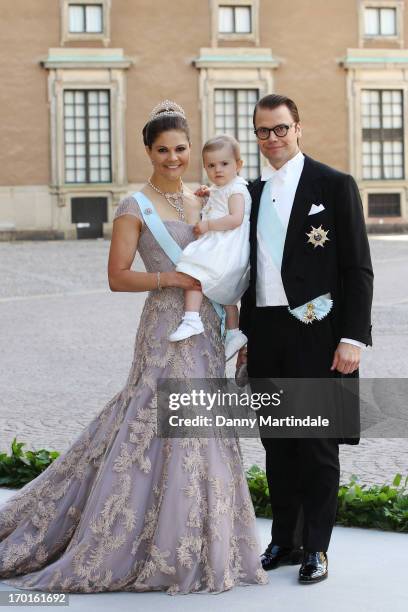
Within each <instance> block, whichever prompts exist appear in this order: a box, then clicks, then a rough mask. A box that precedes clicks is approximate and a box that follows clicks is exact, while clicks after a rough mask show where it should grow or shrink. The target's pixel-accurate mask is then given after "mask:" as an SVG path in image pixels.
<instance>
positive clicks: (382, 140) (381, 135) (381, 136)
mask: <svg viewBox="0 0 408 612" xmlns="http://www.w3.org/2000/svg"><path fill="white" fill-rule="evenodd" d="M365 91H375V92H378V93H379V94H380V95H379V106H380V115H379V117H380V127H379V128H365V127H363V114H362V94H363V93H364V92H365ZM394 91H398V92H400V94H401V110H402V113H401V119H402V126H401V128H384V127H383V119H384V114H383V104H384V103H383V94H384V92H394ZM404 104H405V99H404V90H403V89H402V88H395V89H392V88H390V87H385V88H378V87H376V88H373V87H363V88H362V89H361V92H360V120H361V160H360V163H361V177H362V179H363V180H364V181H387V182H388V181H404V180H405V177H406V173H405V164H406V159H405V158H406V150H405V142H404V141H405V138H404V137H405V121H404V119H405V107H404ZM365 130H367V131H369V130H371V131H374V130H377V131H378V132H379V138H378V141H379V143H380V159H381V176H379V177H374V178H373V177H371V178H368V177H365V176H364V164H363V155H364V143H365V142H372V141H371V140H370V139H369V138H366V139H365V138H364V131H365ZM386 130H401V139H400V140H399V139H396V138H394V139H392V140H391V142H401V144H402V165H401V166H402V176H400V177H392V178H388V177H386V176H385V166H384V154H385V153H384V143H385V142H386V134H384V131H386ZM370 167H371V168H372V166H370Z"/></svg>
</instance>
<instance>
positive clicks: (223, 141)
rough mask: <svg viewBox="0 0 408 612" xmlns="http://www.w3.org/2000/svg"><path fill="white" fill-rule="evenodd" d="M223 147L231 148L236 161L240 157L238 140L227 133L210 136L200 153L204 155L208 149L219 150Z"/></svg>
mask: <svg viewBox="0 0 408 612" xmlns="http://www.w3.org/2000/svg"><path fill="white" fill-rule="evenodd" d="M224 147H230V148H231V151H232V153H233V155H234V157H235V159H236V160H237V161H238V160H239V159H241V153H240V149H239V142H238V140H237V139H236V138H234V137H233V136H230V135H229V134H220V135H219V136H214V138H210V140H207V142H206V143H205V145H204V146H203V151H202V155H203V157H204V154H205V153H209V152H210V151H219V150H220V149H223V148H224Z"/></svg>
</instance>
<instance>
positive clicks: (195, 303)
mask: <svg viewBox="0 0 408 612" xmlns="http://www.w3.org/2000/svg"><path fill="white" fill-rule="evenodd" d="M202 301H203V294H202V292H201V291H196V290H195V289H187V290H186V291H185V292H184V308H185V310H186V312H200V308H201V304H202Z"/></svg>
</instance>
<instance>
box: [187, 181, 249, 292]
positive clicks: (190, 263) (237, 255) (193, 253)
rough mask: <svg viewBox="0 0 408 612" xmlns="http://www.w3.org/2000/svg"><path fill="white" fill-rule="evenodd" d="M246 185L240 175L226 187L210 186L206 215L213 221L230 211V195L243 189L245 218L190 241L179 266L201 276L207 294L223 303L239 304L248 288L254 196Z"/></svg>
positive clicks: (203, 213) (192, 274)
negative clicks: (252, 201) (252, 198)
mask: <svg viewBox="0 0 408 612" xmlns="http://www.w3.org/2000/svg"><path fill="white" fill-rule="evenodd" d="M246 185H247V182H246V181H245V180H244V179H243V178H242V177H240V176H237V177H236V178H234V179H233V180H232V181H230V182H229V183H227V184H226V185H224V186H222V187H217V186H215V185H213V186H212V187H211V188H210V196H209V198H208V201H207V204H206V205H205V206H204V208H203V211H202V219H203V220H205V221H206V220H210V221H211V220H213V219H214V220H215V219H220V218H221V217H225V215H228V214H229V209H228V198H229V197H230V196H231V195H233V194H235V193H240V194H242V195H243V196H244V200H245V209H244V218H243V221H242V223H241V225H240V226H239V227H236V228H235V229H231V230H225V231H213V232H212V231H210V232H207V233H206V234H204V235H203V236H201V237H200V238H199V239H198V240H195V241H193V242H190V244H189V245H188V246H187V247H186V248H185V249H184V251H183V253H182V255H181V258H180V260H179V262H178V264H177V266H176V270H177V271H178V272H184V273H185V274H189V275H190V276H192V277H193V278H197V279H198V280H199V281H200V282H201V286H202V290H203V293H204V295H206V296H207V297H208V298H210V299H211V300H214V301H215V302H218V303H219V304H236V303H237V302H239V300H240V298H241V296H242V294H243V293H244V292H245V290H246V289H247V288H248V283H249V214H250V212H251V196H250V195H249V191H248V189H247V188H246Z"/></svg>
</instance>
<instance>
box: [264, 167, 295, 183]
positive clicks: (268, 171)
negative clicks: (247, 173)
mask: <svg viewBox="0 0 408 612" xmlns="http://www.w3.org/2000/svg"><path fill="white" fill-rule="evenodd" d="M287 175H288V168H287V166H283V167H282V168H279V170H275V168H272V166H265V167H264V168H262V174H261V181H269V179H271V178H274V177H275V176H276V177H279V178H280V179H281V180H282V181H284V180H285V178H286V177H287Z"/></svg>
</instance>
